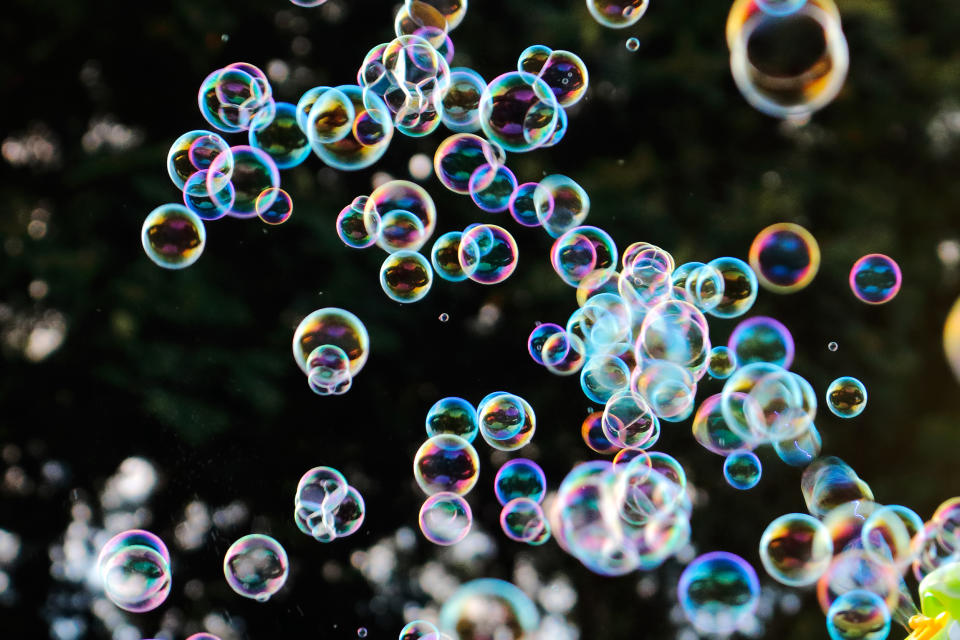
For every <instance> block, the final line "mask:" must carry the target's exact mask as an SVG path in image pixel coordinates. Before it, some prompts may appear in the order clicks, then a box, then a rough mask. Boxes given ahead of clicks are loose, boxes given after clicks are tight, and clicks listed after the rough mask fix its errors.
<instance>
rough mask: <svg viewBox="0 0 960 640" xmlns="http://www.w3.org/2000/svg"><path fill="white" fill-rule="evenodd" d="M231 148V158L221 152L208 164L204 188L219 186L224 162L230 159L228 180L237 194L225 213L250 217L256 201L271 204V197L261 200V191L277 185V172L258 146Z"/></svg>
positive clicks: (237, 216)
mask: <svg viewBox="0 0 960 640" xmlns="http://www.w3.org/2000/svg"><path fill="white" fill-rule="evenodd" d="M230 151H231V152H232V154H233V158H232V160H230V159H229V158H228V157H227V156H226V154H220V155H218V156H217V157H216V158H215V159H214V160H213V162H212V163H211V164H210V167H209V169H207V189H208V190H209V191H210V192H211V193H215V192H217V191H218V190H219V189H221V188H222V186H223V176H224V175H225V164H226V163H227V162H231V161H232V162H233V173H232V175H231V177H230V182H232V183H233V186H234V189H235V191H236V197H235V198H234V202H233V206H232V207H231V208H230V211H229V212H228V215H231V216H233V217H236V218H253V217H255V216H256V215H257V205H258V202H259V204H260V206H261V207H269V206H270V205H271V204H273V199H272V198H269V199H268V200H267V201H262V200H260V195H261V194H262V193H263V192H264V191H266V190H267V189H279V187H280V172H279V171H278V170H277V164H276V163H275V162H274V161H273V158H271V157H270V156H269V155H268V154H267V153H265V152H264V151H261V150H260V149H255V148H254V147H250V146H245V145H244V146H237V147H231V149H230ZM274 193H276V192H274Z"/></svg>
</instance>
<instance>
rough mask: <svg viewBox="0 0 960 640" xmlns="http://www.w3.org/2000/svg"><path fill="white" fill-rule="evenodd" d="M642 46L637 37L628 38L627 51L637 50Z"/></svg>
mask: <svg viewBox="0 0 960 640" xmlns="http://www.w3.org/2000/svg"><path fill="white" fill-rule="evenodd" d="M639 48H640V41H639V40H637V39H636V38H627V51H636V50H637V49H639Z"/></svg>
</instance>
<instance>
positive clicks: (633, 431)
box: [600, 390, 659, 449]
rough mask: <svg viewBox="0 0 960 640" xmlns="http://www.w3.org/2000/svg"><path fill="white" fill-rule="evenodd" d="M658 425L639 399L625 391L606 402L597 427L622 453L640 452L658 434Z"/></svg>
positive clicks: (654, 416)
mask: <svg viewBox="0 0 960 640" xmlns="http://www.w3.org/2000/svg"><path fill="white" fill-rule="evenodd" d="M658 422H659V419H658V418H657V416H656V415H655V414H654V413H653V411H652V409H651V408H650V406H649V405H648V404H647V403H646V401H645V400H644V399H643V398H642V397H639V396H637V395H636V394H634V393H631V392H630V391H629V390H625V391H621V392H618V393H616V394H614V395H613V396H611V398H610V399H609V400H608V401H607V403H606V405H605V406H604V409H603V416H602V419H601V423H600V424H601V428H602V430H603V435H604V436H605V437H606V439H607V440H608V441H609V442H610V443H611V444H613V445H615V446H617V447H619V448H622V449H640V448H644V447H645V446H646V445H647V443H648V442H649V440H650V439H651V437H652V436H653V435H654V433H656V432H657V430H658Z"/></svg>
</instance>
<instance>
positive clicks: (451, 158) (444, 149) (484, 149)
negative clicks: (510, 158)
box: [433, 133, 504, 195]
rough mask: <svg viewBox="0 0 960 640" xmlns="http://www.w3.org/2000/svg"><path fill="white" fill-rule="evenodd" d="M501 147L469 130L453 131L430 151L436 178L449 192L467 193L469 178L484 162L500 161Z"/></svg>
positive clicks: (501, 156)
mask: <svg viewBox="0 0 960 640" xmlns="http://www.w3.org/2000/svg"><path fill="white" fill-rule="evenodd" d="M503 156H504V154H503V149H502V148H500V147H494V146H493V145H492V144H490V142H488V141H486V140H484V139H483V138H481V137H480V136H476V135H473V134H472V133H456V134H454V135H452V136H450V137H448V138H447V139H445V140H444V141H443V142H441V143H440V144H439V145H437V150H436V152H434V154H433V170H434V173H436V174H437V179H438V180H440V182H441V183H442V184H443V186H445V187H446V188H447V189H449V190H450V191H453V192H454V193H459V194H463V195H467V194H469V193H470V178H471V177H472V176H473V174H474V172H475V171H476V170H477V169H479V168H480V167H482V166H484V165H488V164H489V165H493V166H499V165H500V164H502V163H503V159H504V158H503Z"/></svg>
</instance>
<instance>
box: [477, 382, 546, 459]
mask: <svg viewBox="0 0 960 640" xmlns="http://www.w3.org/2000/svg"><path fill="white" fill-rule="evenodd" d="M490 403H492V404H494V405H500V406H501V407H509V408H511V409H512V408H513V407H514V406H515V404H514V403H517V404H519V407H521V408H522V409H523V418H522V419H520V418H517V421H518V422H520V424H521V426H520V428H519V430H518V431H516V432H515V433H513V435H511V436H509V437H506V438H503V439H497V438H494V437H492V433H493V431H492V430H490V429H486V428H484V417H485V416H488V415H491V410H490V409H488V407H487V405H488V404H490ZM477 417H478V422H479V423H480V435H481V436H483V439H484V441H485V442H486V443H487V444H488V445H490V446H491V447H493V448H494V449H498V450H500V451H516V450H517V449H521V448H523V447H525V446H526V445H528V444H529V443H530V441H531V440H532V439H533V435H534V433H535V432H536V429H537V418H536V415H535V414H534V412H533V407H531V406H530V403H529V402H527V401H526V400H524V399H523V398H521V397H520V396H517V395H513V394H510V393H505V392H503V391H496V392H494V393H491V394H488V395H487V396H486V397H485V398H483V400H481V401H480V403H479V404H478V405H477Z"/></svg>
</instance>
